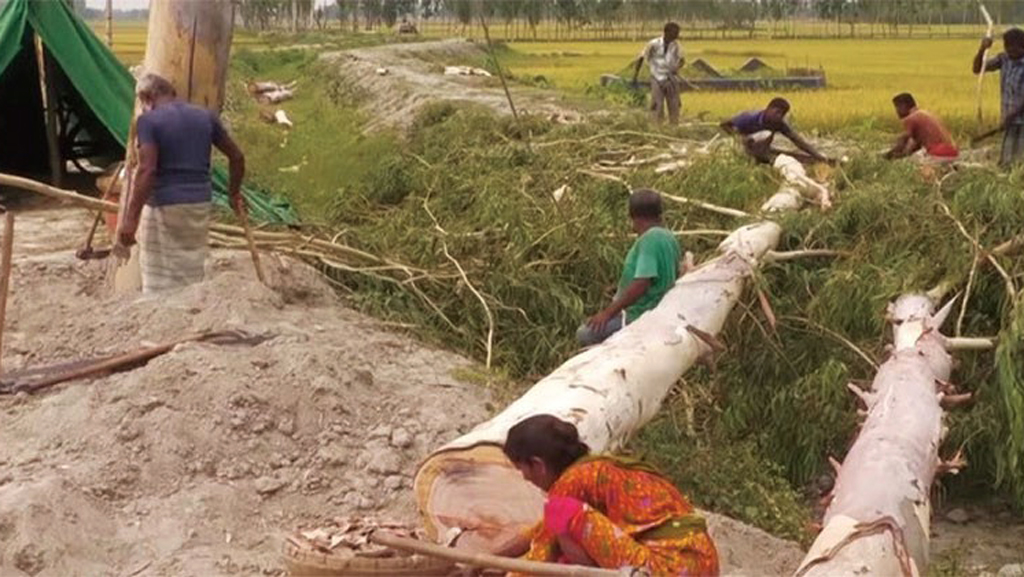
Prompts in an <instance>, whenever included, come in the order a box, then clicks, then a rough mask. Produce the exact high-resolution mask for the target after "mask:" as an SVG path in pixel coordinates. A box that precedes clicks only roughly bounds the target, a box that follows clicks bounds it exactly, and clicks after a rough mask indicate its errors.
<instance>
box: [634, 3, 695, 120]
mask: <svg viewBox="0 0 1024 577" xmlns="http://www.w3.org/2000/svg"><path fill="white" fill-rule="evenodd" d="M644 59H646V60H647V64H648V66H649V67H650V69H651V114H652V115H653V117H654V121H655V122H661V121H662V120H663V118H664V115H665V108H666V107H667V108H668V120H669V122H671V123H672V124H679V109H680V107H681V106H682V103H681V102H680V99H679V77H678V76H677V74H678V72H679V68H680V67H681V66H682V65H683V62H684V59H683V49H682V48H681V47H680V46H679V25H678V24H676V23H675V22H669V23H668V24H666V25H665V32H664V35H663V36H659V37H658V38H655V39H653V40H651V41H650V42H648V43H647V46H645V47H644V50H643V52H641V53H640V58H638V59H637V61H636V69H635V70H634V71H633V86H636V85H637V77H638V76H639V75H640V68H641V67H642V66H643V64H644Z"/></svg>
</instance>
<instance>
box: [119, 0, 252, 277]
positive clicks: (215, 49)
mask: <svg viewBox="0 0 1024 577" xmlns="http://www.w3.org/2000/svg"><path fill="white" fill-rule="evenodd" d="M108 1H109V0H108ZM233 32H234V7H233V5H232V2H231V0H201V1H187V2H186V1H182V0H150V3H149V31H148V38H147V40H146V57H145V60H144V61H143V65H142V66H143V69H144V70H145V71H146V72H147V73H153V74H159V75H160V76H163V77H164V78H166V79H167V80H169V81H170V82H171V84H172V85H174V88H175V90H176V91H177V93H178V97H179V98H181V99H182V100H186V101H188V102H191V103H192V104H195V105H198V106H202V107H204V108H208V109H210V110H213V111H218V112H219V111H220V109H221V106H223V104H224V92H225V81H226V80H227V74H228V59H229V57H230V55H231V37H232V34H233ZM139 113H140V106H139V104H138V102H136V104H135V117H136V118H137V117H138V115H139ZM134 137H135V120H134V119H133V120H132V128H131V131H130V134H129V142H128V148H127V151H126V164H127V166H128V175H129V178H128V181H129V183H130V182H131V180H132V178H131V176H132V171H133V170H134V166H135V142H134V140H135V138H134ZM130 193H131V186H130V184H129V186H128V187H126V193H125V194H122V195H121V199H120V205H121V209H120V210H119V211H118V222H120V220H121V215H122V213H123V211H124V209H125V206H126V203H127V201H128V196H129V194H130ZM141 288H142V275H141V270H140V269H139V265H138V248H137V247H134V248H133V249H132V256H131V259H130V260H129V262H128V263H127V264H126V265H124V266H120V267H118V269H117V273H116V274H115V278H114V290H115V291H116V292H119V293H124V292H138V291H139V290H140V289H141Z"/></svg>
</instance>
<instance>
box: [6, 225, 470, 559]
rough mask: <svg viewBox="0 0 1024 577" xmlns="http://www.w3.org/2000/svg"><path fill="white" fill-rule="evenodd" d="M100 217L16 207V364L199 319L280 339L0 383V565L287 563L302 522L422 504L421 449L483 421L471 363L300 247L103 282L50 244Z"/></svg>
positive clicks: (97, 268) (141, 337)
mask: <svg viewBox="0 0 1024 577" xmlns="http://www.w3.org/2000/svg"><path fill="white" fill-rule="evenodd" d="M88 222H89V215H88V214H87V213H84V212H79V211H70V210H55V211H43V212H38V213H28V214H25V215H23V216H21V217H19V219H18V224H17V226H16V230H17V236H16V238H17V243H18V248H17V255H16V262H15V267H14V274H13V287H12V294H11V301H10V305H9V311H8V325H7V332H6V339H5V342H4V344H5V353H6V354H5V361H6V362H5V365H4V368H5V370H17V369H19V368H22V367H27V366H38V365H40V364H46V363H51V362H58V361H63V360H69V359H76V358H85V357H90V356H94V355H102V354H108V353H112V352H120V351H127V350H133V349H136V348H138V347H140V346H142V345H143V344H145V343H159V342H165V341H169V340H173V339H176V338H179V337H181V336H184V335H187V334H190V333H194V332H197V331H204V330H219V329H228V328H234V329H243V330H245V331H247V332H250V333H254V334H263V335H267V336H268V337H269V340H267V341H266V342H263V343H262V344H259V345H257V346H253V347H244V346H237V347H227V346H217V345H206V344H186V345H181V346H179V347H177V348H176V349H174V350H173V351H172V352H170V353H168V354H166V355H164V356H162V357H159V358H157V359H155V360H153V361H151V362H150V363H149V364H147V365H145V366H143V367H140V368H138V369H135V370H133V371H131V372H128V373H122V374H115V375H110V376H107V377H104V378H98V379H93V380H89V381H77V382H72V383H69V384H65V385H60V386H57V387H55V388H53V389H51V390H49V391H47V392H45V393H42V394H38V395H34V396H27V395H19V396H15V397H10V396H8V397H0V411H2V413H0V415H2V418H0V439H3V443H0V574H2V575H4V576H7V575H22V574H28V575H55V576H56V575H61V576H68V575H124V574H128V573H133V572H135V571H137V570H138V574H139V575H225V574H233V573H238V574H246V575H253V574H260V573H266V574H274V573H278V572H280V571H281V569H282V568H283V563H282V561H281V559H280V550H281V544H282V541H281V535H282V532H283V531H286V530H290V529H292V528H294V527H296V526H297V525H299V524H302V523H305V522H310V521H312V520H314V519H317V518H321V517H322V516H324V515H328V516H329V515H347V514H374V515H380V516H382V517H388V518H398V519H404V520H412V519H413V517H414V514H415V507H414V504H413V501H412V496H411V491H410V490H409V486H410V477H411V475H412V473H413V472H414V471H415V467H416V464H417V462H418V461H419V459H420V458H422V456H423V455H424V454H425V453H426V451H427V450H428V449H429V448H431V447H435V446H437V445H439V444H441V443H443V442H444V441H446V440H447V439H450V438H452V437H454V436H456V435H458V434H459V432H460V431H464V430H466V429H467V428H468V427H470V426H471V425H473V424H475V423H477V422H479V421H481V420H482V419H484V418H485V417H486V410H485V408H484V403H485V401H484V399H485V398H486V394H485V393H484V392H483V391H482V390H480V389H479V388H478V387H476V386H474V385H469V384H465V383H462V382H459V381H458V380H457V379H455V378H454V376H453V372H456V370H457V369H458V368H459V367H465V366H467V365H469V362H468V361H467V360H466V359H463V358H460V357H458V356H456V355H454V354H451V353H448V352H445V351H441V350H436V349H431V348H427V347H424V346H421V345H418V344H417V343H415V342H414V341H412V340H411V339H409V338H407V337H404V336H398V335H395V334H391V333H388V332H386V330H385V329H384V327H383V326H382V325H381V324H380V323H378V322H376V321H374V320H372V319H370V318H367V317H365V316H363V315H360V314H357V313H355V312H352V311H351V310H348V309H346V308H344V307H343V306H340V303H339V302H338V301H337V299H336V297H335V296H334V295H333V293H332V292H331V290H330V289H329V288H328V287H327V286H326V285H325V283H324V282H323V281H322V280H321V279H320V278H319V277H318V275H317V274H316V273H315V272H314V271H312V270H311V269H309V268H308V267H306V266H305V265H302V264H299V263H296V262H294V261H289V260H282V259H277V258H273V257H268V258H265V259H264V262H265V267H266V269H267V273H268V276H269V279H270V285H271V286H270V288H268V287H264V286H262V285H260V284H259V283H257V282H255V281H254V279H253V272H252V268H251V263H250V262H249V261H248V259H247V256H246V255H245V253H229V252H214V253H213V255H212V258H211V259H210V261H209V268H208V276H209V280H207V281H206V282H204V283H202V284H199V285H196V286H193V287H191V288H189V289H187V290H185V291H182V292H180V293H178V294H175V295H173V296H170V297H167V298H161V299H130V300H126V299H119V298H113V297H109V296H103V295H104V292H105V289H104V286H105V280H104V276H105V274H104V273H105V269H106V266H105V265H103V264H100V263H97V262H93V263H81V262H77V261H75V260H74V257H73V255H72V253H71V252H70V251H68V250H61V251H60V252H52V251H53V250H55V249H57V248H59V249H67V248H70V247H69V246H54V243H56V244H57V245H60V244H61V243H63V244H73V243H67V239H73V240H74V241H77V240H79V239H81V238H82V237H83V236H84V231H85V230H86V229H87V226H88ZM55 232H56V234H55ZM133 574H134V573H133Z"/></svg>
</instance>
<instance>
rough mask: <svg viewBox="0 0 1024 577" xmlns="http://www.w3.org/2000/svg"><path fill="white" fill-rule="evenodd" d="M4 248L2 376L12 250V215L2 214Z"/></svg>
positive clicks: (0, 276) (0, 273)
mask: <svg viewBox="0 0 1024 577" xmlns="http://www.w3.org/2000/svg"><path fill="white" fill-rule="evenodd" d="M3 242H4V246H3V247H2V251H3V253H2V255H0V375H2V374H3V351H4V325H5V323H6V322H7V293H8V292H9V291H10V288H11V254H12V252H13V250H14V213H13V212H11V211H9V210H8V211H7V212H5V213H4V241H3Z"/></svg>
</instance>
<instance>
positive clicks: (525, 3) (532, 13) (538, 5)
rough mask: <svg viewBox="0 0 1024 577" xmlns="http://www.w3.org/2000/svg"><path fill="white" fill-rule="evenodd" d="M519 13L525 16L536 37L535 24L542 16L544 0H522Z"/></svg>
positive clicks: (538, 22) (539, 21)
mask: <svg viewBox="0 0 1024 577" xmlns="http://www.w3.org/2000/svg"><path fill="white" fill-rule="evenodd" d="M519 11H520V13H521V14H522V15H523V17H524V18H526V23H527V24H528V25H529V26H530V31H531V32H532V33H533V37H534V39H536V38H537V25H538V24H540V23H541V20H543V18H544V0H522V6H521V7H520V9H519Z"/></svg>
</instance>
